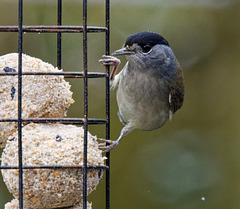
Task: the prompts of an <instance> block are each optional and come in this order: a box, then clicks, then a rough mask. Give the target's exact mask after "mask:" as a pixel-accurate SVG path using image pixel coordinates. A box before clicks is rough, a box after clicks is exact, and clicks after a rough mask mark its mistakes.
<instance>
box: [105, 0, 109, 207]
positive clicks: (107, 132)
mask: <svg viewBox="0 0 240 209" xmlns="http://www.w3.org/2000/svg"><path fill="white" fill-rule="evenodd" d="M105 4H106V5H105V21H106V23H105V24H106V28H107V31H106V38H105V39H106V40H105V42H106V43H105V44H106V48H105V53H106V55H109V54H110V0H106V2H105ZM106 73H107V74H108V76H107V77H106V119H107V123H106V139H110V80H109V77H110V70H109V66H106ZM106 157H107V159H106V165H107V166H108V167H109V169H108V170H106V209H110V152H107V153H106Z"/></svg>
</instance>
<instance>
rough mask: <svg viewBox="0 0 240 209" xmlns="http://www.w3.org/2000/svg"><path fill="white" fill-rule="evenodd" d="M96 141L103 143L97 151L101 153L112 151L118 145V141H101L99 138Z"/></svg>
mask: <svg viewBox="0 0 240 209" xmlns="http://www.w3.org/2000/svg"><path fill="white" fill-rule="evenodd" d="M98 140H99V141H102V142H104V143H101V144H99V149H101V150H102V153H106V152H110V151H112V150H113V149H114V148H115V147H116V146H118V144H119V141H118V140H116V141H112V140H107V139H101V138H98ZM106 143H108V144H109V145H106Z"/></svg>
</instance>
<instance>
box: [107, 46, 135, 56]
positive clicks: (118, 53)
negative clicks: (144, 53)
mask: <svg viewBox="0 0 240 209" xmlns="http://www.w3.org/2000/svg"><path fill="white" fill-rule="evenodd" d="M134 53H135V52H134V51H132V50H130V49H127V48H126V47H123V48H122V49H119V50H117V51H115V52H113V53H112V55H113V56H121V55H131V54H134Z"/></svg>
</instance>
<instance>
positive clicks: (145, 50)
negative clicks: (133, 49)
mask: <svg viewBox="0 0 240 209" xmlns="http://www.w3.org/2000/svg"><path fill="white" fill-rule="evenodd" d="M151 49H152V47H151V45H144V46H143V47H142V51H143V53H149V52H150V51H151Z"/></svg>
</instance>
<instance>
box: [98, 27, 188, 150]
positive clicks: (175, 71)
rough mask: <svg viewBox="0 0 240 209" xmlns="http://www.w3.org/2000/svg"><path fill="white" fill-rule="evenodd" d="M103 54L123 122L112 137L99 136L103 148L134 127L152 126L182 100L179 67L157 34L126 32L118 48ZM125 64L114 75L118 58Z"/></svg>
mask: <svg viewBox="0 0 240 209" xmlns="http://www.w3.org/2000/svg"><path fill="white" fill-rule="evenodd" d="M112 55H113V56H106V55H103V58H102V59H100V60H99V62H100V63H101V64H102V65H103V66H106V65H109V66H113V70H112V73H111V75H110V84H111V87H112V88H113V89H114V88H116V87H118V89H117V104H118V108H119V112H118V116H119V119H120V121H121V122H122V123H123V124H124V127H123V128H122V130H121V133H120V136H119V137H118V139H117V140H116V141H112V140H106V139H100V140H102V141H104V142H107V143H108V144H109V145H105V146H101V149H102V150H103V152H109V151H111V150H113V149H114V148H115V147H116V146H117V145H118V144H119V142H120V140H121V139H122V137H123V136H126V135H127V134H129V133H130V132H131V131H132V130H134V129H142V130H147V131H150V130H154V129H158V128H160V127H162V126H163V125H164V124H165V123H166V122H167V121H168V120H170V119H171V117H172V115H173V113H175V112H176V111H177V110H178V109H179V108H180V107H181V106H182V104H183V99H184V82H183V71H182V68H181V66H180V64H179V62H178V61H177V59H176V57H175V55H174V53H173V51H172V49H171V47H170V46H169V43H168V42H167V41H166V40H165V39H164V38H163V37H162V36H161V35H159V34H157V33H154V32H150V31H143V32H138V33H134V34H132V35H131V36H129V37H128V38H127V40H126V42H125V44H124V46H123V48H122V49H119V50H117V51H115V52H113V53H112ZM122 55H125V56H126V59H127V63H126V65H125V66H124V67H123V69H122V70H121V71H120V72H119V73H118V74H117V75H116V72H117V69H118V66H119V64H120V60H119V59H118V58H116V57H114V56H122Z"/></svg>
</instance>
